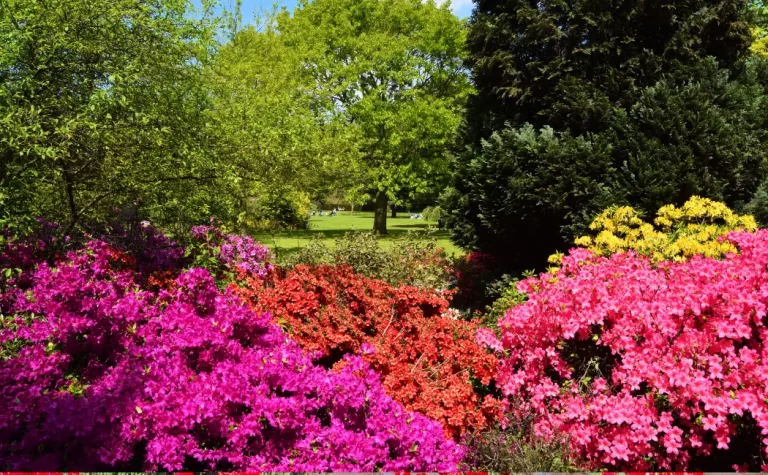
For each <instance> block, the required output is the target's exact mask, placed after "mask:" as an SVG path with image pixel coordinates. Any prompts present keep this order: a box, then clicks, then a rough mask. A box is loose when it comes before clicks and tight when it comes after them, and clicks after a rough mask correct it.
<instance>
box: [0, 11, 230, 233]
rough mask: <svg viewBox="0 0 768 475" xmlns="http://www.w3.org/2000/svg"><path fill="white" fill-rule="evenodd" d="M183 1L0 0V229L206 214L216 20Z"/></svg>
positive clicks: (211, 180)
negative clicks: (131, 210) (37, 222)
mask: <svg viewBox="0 0 768 475" xmlns="http://www.w3.org/2000/svg"><path fill="white" fill-rule="evenodd" d="M209 10H210V4H209V3H208V2H203V11H202V12H200V14H199V15H197V16H194V15H190V7H189V5H188V3H187V2H186V1H184V0H161V1H157V2H149V3H147V2H140V1H136V0H93V1H88V2H84V1H79V0H61V1H56V2H39V1H35V0H3V1H2V2H1V3H0V38H1V40H0V41H2V44H3V47H2V48H0V209H2V215H1V216H0V220H2V221H0V224H2V223H5V224H8V223H18V222H20V221H19V220H20V219H21V218H24V217H27V218H28V217H33V216H45V217H46V218H48V219H51V220H57V221H59V222H61V223H62V224H64V228H63V229H64V230H65V231H69V230H72V229H73V228H74V227H76V226H77V225H79V224H82V223H83V222H86V221H89V220H93V219H102V218H104V217H106V216H109V215H110V213H111V212H112V211H111V210H112V208H113V207H116V206H123V205H131V206H134V207H135V206H141V207H144V208H145V209H146V210H147V213H148V214H149V215H151V216H152V217H153V218H155V219H158V220H161V221H164V222H166V223H174V222H178V221H179V220H188V219H189V217H190V215H195V214H208V215H209V216H210V214H211V213H214V212H215V211H216V210H215V209H213V208H212V204H213V203H212V201H211V200H210V199H209V198H208V196H210V195H212V194H214V193H212V191H211V190H212V188H211V187H212V186H213V185H214V184H215V182H216V180H217V179H218V176H219V175H218V170H217V167H216V165H215V162H214V161H213V160H212V158H211V156H210V155H209V154H208V153H206V151H205V144H206V143H207V141H208V137H209V134H210V131H209V130H208V128H207V127H206V124H205V115H204V111H205V110H206V108H207V107H208V104H209V101H210V97H209V95H208V91H207V89H206V88H205V87H204V86H205V81H204V80H203V74H204V68H205V66H206V64H207V62H208V60H209V58H210V56H211V54H212V53H213V52H214V46H215V44H214V41H213V37H214V32H215V27H216V24H215V19H214V18H213V17H211V16H210V11H209Z"/></svg>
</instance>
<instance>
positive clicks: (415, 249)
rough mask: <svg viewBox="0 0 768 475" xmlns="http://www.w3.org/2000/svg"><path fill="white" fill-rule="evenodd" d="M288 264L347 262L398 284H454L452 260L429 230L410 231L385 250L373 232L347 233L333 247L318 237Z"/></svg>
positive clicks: (375, 276)
mask: <svg viewBox="0 0 768 475" xmlns="http://www.w3.org/2000/svg"><path fill="white" fill-rule="evenodd" d="M286 264H287V265H289V266H293V265H297V264H309V265H318V264H347V265H349V266H350V267H352V268H353V269H354V270H355V272H357V273H360V274H363V275H365V276H368V277H373V278H376V279H381V280H384V281H387V282H388V283H390V284H392V285H394V286H399V285H404V284H407V285H416V286H419V287H429V288H435V289H447V288H448V287H449V285H450V262H449V261H448V259H447V258H446V256H445V252H444V251H443V250H442V249H441V248H438V247H437V242H436V240H435V239H434V238H433V237H432V236H431V235H430V234H429V233H428V232H411V233H408V234H406V236H405V237H403V238H401V239H397V240H396V241H394V242H393V244H392V246H391V247H390V248H389V249H382V248H381V247H380V246H379V242H378V239H377V237H376V234H374V233H372V232H351V233H346V234H345V235H344V236H343V237H341V238H339V239H337V240H336V244H335V247H334V248H333V249H330V248H329V247H328V246H327V245H325V243H324V242H323V241H322V236H318V237H314V238H313V239H312V240H311V241H310V242H309V244H308V245H307V246H306V247H304V248H302V249H301V250H300V251H299V252H297V253H296V254H293V255H292V256H290V257H288V259H287V262H286Z"/></svg>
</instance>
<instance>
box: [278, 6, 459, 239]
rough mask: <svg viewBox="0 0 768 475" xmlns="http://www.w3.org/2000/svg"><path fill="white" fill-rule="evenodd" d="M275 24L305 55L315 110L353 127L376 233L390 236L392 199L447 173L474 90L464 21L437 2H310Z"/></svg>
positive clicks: (290, 45)
mask: <svg viewBox="0 0 768 475" xmlns="http://www.w3.org/2000/svg"><path fill="white" fill-rule="evenodd" d="M277 29H278V31H279V32H280V34H281V36H282V38H283V41H284V42H285V44H286V45H287V46H288V47H290V48H292V49H293V50H294V51H296V52H299V53H300V54H302V55H303V58H302V61H303V73H304V74H305V75H306V76H308V77H310V78H311V79H312V81H313V82H314V84H315V86H316V88H317V92H318V95H319V97H320V98H321V99H323V101H319V102H318V103H317V105H318V112H319V113H320V114H324V115H328V116H340V117H342V118H343V120H344V122H345V123H346V124H348V125H349V126H351V127H354V130H355V132H356V144H357V146H358V149H359V150H360V153H361V155H362V163H363V165H364V173H365V174H366V175H365V181H366V182H367V183H368V187H369V188H371V189H373V190H375V193H374V195H375V196H374V199H375V202H376V212H375V219H374V230H375V231H377V232H379V233H382V234H384V233H386V232H387V228H386V219H387V204H388V202H389V201H390V200H396V199H397V198H398V193H399V192H400V190H401V189H404V188H408V189H410V190H415V191H416V192H418V191H419V190H424V189H426V188H427V187H429V186H434V182H433V180H434V178H435V177H437V176H439V175H441V174H443V175H444V174H445V171H446V169H447V164H448V155H447V150H448V146H449V143H450V141H451V140H452V138H453V137H454V134H455V132H456V130H457V128H458V126H459V125H460V122H461V119H462V114H463V106H464V102H465V98H466V96H467V94H468V92H469V90H470V86H469V78H468V76H467V74H466V71H465V70H464V69H463V64H462V60H463V56H464V39H465V31H464V26H463V24H462V22H461V21H460V20H458V19H457V18H456V17H455V16H454V15H453V14H452V13H451V11H450V10H449V9H448V8H447V6H443V7H438V6H436V5H435V2H434V1H433V0H429V1H427V2H422V0H315V1H311V2H309V1H302V2H300V4H299V7H298V8H297V9H296V11H295V12H294V13H293V15H291V14H290V13H288V12H286V11H284V12H283V13H282V14H281V15H280V16H279V17H278V28H277ZM326 99H327V100H326Z"/></svg>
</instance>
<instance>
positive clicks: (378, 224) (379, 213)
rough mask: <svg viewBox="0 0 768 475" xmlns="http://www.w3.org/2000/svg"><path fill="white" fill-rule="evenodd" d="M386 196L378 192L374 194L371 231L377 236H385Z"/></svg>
mask: <svg viewBox="0 0 768 475" xmlns="http://www.w3.org/2000/svg"><path fill="white" fill-rule="evenodd" d="M388 202H389V200H388V199H387V194H386V193H385V192H383V191H379V192H378V193H377V194H376V211H375V212H374V215H373V231H374V232H376V233H379V234H387V204H388Z"/></svg>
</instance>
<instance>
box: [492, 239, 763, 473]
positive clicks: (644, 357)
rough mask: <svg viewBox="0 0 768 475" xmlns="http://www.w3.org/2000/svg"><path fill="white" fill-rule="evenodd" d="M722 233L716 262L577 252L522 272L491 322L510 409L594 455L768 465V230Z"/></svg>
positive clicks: (612, 464) (607, 461)
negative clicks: (545, 268) (724, 250)
mask: <svg viewBox="0 0 768 475" xmlns="http://www.w3.org/2000/svg"><path fill="white" fill-rule="evenodd" d="M728 239H729V240H730V241H731V242H732V243H733V244H734V245H736V246H737V247H738V249H739V251H740V254H738V255H735V254H730V255H728V256H727V257H726V258H725V259H724V260H721V261H718V260H714V259H706V258H702V257H694V258H693V259H691V260H690V261H689V262H684V263H673V262H661V263H659V264H653V263H652V262H650V261H649V260H648V259H647V258H645V257H639V256H637V255H634V254H632V253H624V254H616V255H613V256H610V257H607V258H606V257H595V256H594V255H592V254H591V252H589V251H586V250H572V251H571V254H570V255H569V256H567V257H566V258H564V260H563V267H562V268H561V269H560V270H559V271H558V272H557V274H555V275H554V276H553V275H549V274H542V275H541V276H539V277H535V278H530V279H527V280H525V281H523V282H521V283H520V284H519V289H520V290H521V291H524V292H526V293H527V294H528V300H527V301H526V302H525V303H522V304H519V305H517V306H515V307H513V308H512V309H510V310H509V311H508V312H507V314H506V315H505V317H504V318H503V319H502V320H501V321H500V322H499V327H500V329H501V333H502V341H501V343H502V344H503V349H504V350H506V352H507V353H508V356H507V357H505V358H504V359H503V363H502V364H501V367H500V369H499V373H498V384H499V387H500V389H501V390H502V392H503V393H504V394H505V395H506V396H509V397H510V398H511V401H514V403H511V404H510V409H509V410H510V411H511V412H512V413H513V414H520V415H525V414H530V413H533V414H535V415H537V420H536V422H535V431H536V433H537V434H538V435H541V436H544V437H550V438H551V437H555V436H558V435H564V436H566V437H568V438H569V444H570V447H571V449H572V451H573V452H574V454H575V455H577V456H578V457H579V458H581V459H583V460H586V461H588V462H590V463H591V464H592V465H593V466H594V467H601V468H607V469H633V470H648V469H656V468H660V469H665V470H669V469H696V468H706V469H707V470H715V471H717V470H724V469H725V470H730V469H732V468H738V469H744V468H749V469H751V470H753V471H756V470H760V469H761V470H763V471H765V470H767V469H768V465H765V464H763V462H762V460H764V456H765V455H766V454H768V450H767V449H766V446H767V445H768V389H766V388H767V387H768V346H766V338H768V327H767V326H766V325H767V324H768V320H766V309H767V308H768V269H767V266H768V230H763V231H758V232H757V233H756V234H749V233H743V232H742V233H732V234H730V235H729V237H728ZM486 337H488V335H486ZM496 344H498V342H496Z"/></svg>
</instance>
